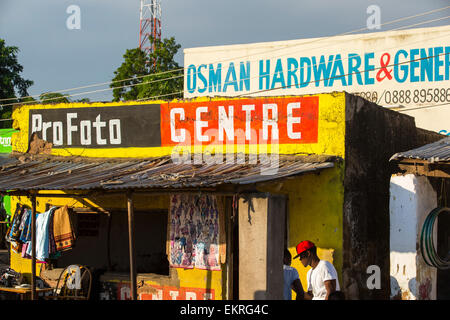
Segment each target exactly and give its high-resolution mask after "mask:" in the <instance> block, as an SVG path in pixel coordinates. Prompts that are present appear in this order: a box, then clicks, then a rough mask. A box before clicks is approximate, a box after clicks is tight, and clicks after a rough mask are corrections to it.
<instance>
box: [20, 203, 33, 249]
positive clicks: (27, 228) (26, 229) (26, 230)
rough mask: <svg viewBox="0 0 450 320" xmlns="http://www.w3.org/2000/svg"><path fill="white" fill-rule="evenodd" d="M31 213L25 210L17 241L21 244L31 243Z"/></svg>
mask: <svg viewBox="0 0 450 320" xmlns="http://www.w3.org/2000/svg"><path fill="white" fill-rule="evenodd" d="M31 213H32V211H31V210H29V209H25V213H24V216H25V219H24V220H25V221H24V224H23V227H22V228H21V232H20V237H19V240H20V241H21V242H23V243H25V242H27V241H31V216H32V214H31Z"/></svg>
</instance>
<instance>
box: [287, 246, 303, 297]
mask: <svg viewBox="0 0 450 320" xmlns="http://www.w3.org/2000/svg"><path fill="white" fill-rule="evenodd" d="M291 260H292V256H291V253H290V252H289V250H288V249H284V258H283V273H284V288H283V298H284V300H292V290H294V291H295V293H296V294H297V296H296V297H295V300H303V295H304V291H303V287H302V283H301V282H300V277H299V276H298V271H297V269H295V268H293V267H291Z"/></svg>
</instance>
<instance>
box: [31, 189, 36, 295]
mask: <svg viewBox="0 0 450 320" xmlns="http://www.w3.org/2000/svg"><path fill="white" fill-rule="evenodd" d="M31 300H36V196H35V195H34V194H32V195H31Z"/></svg>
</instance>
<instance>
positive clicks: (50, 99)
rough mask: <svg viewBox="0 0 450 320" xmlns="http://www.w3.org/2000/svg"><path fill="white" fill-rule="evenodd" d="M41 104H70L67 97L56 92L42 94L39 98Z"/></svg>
mask: <svg viewBox="0 0 450 320" xmlns="http://www.w3.org/2000/svg"><path fill="white" fill-rule="evenodd" d="M39 99H40V100H41V103H45V104H56V103H70V102H71V101H70V99H69V98H68V97H67V95H64V94H62V93H57V92H44V93H42V94H41V95H40V96H39Z"/></svg>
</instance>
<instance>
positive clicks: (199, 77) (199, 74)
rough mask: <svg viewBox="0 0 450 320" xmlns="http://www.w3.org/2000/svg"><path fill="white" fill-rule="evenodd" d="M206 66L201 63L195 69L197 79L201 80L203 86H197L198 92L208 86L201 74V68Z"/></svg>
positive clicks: (201, 91)
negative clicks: (196, 69)
mask: <svg viewBox="0 0 450 320" xmlns="http://www.w3.org/2000/svg"><path fill="white" fill-rule="evenodd" d="M206 67H207V66H206V64H201V65H200V66H199V67H198V71H197V74H198V79H199V80H200V81H201V82H203V88H200V85H199V86H198V92H199V93H203V92H205V91H206V89H207V87H208V82H207V81H206V78H205V76H204V75H203V74H202V68H206Z"/></svg>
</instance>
